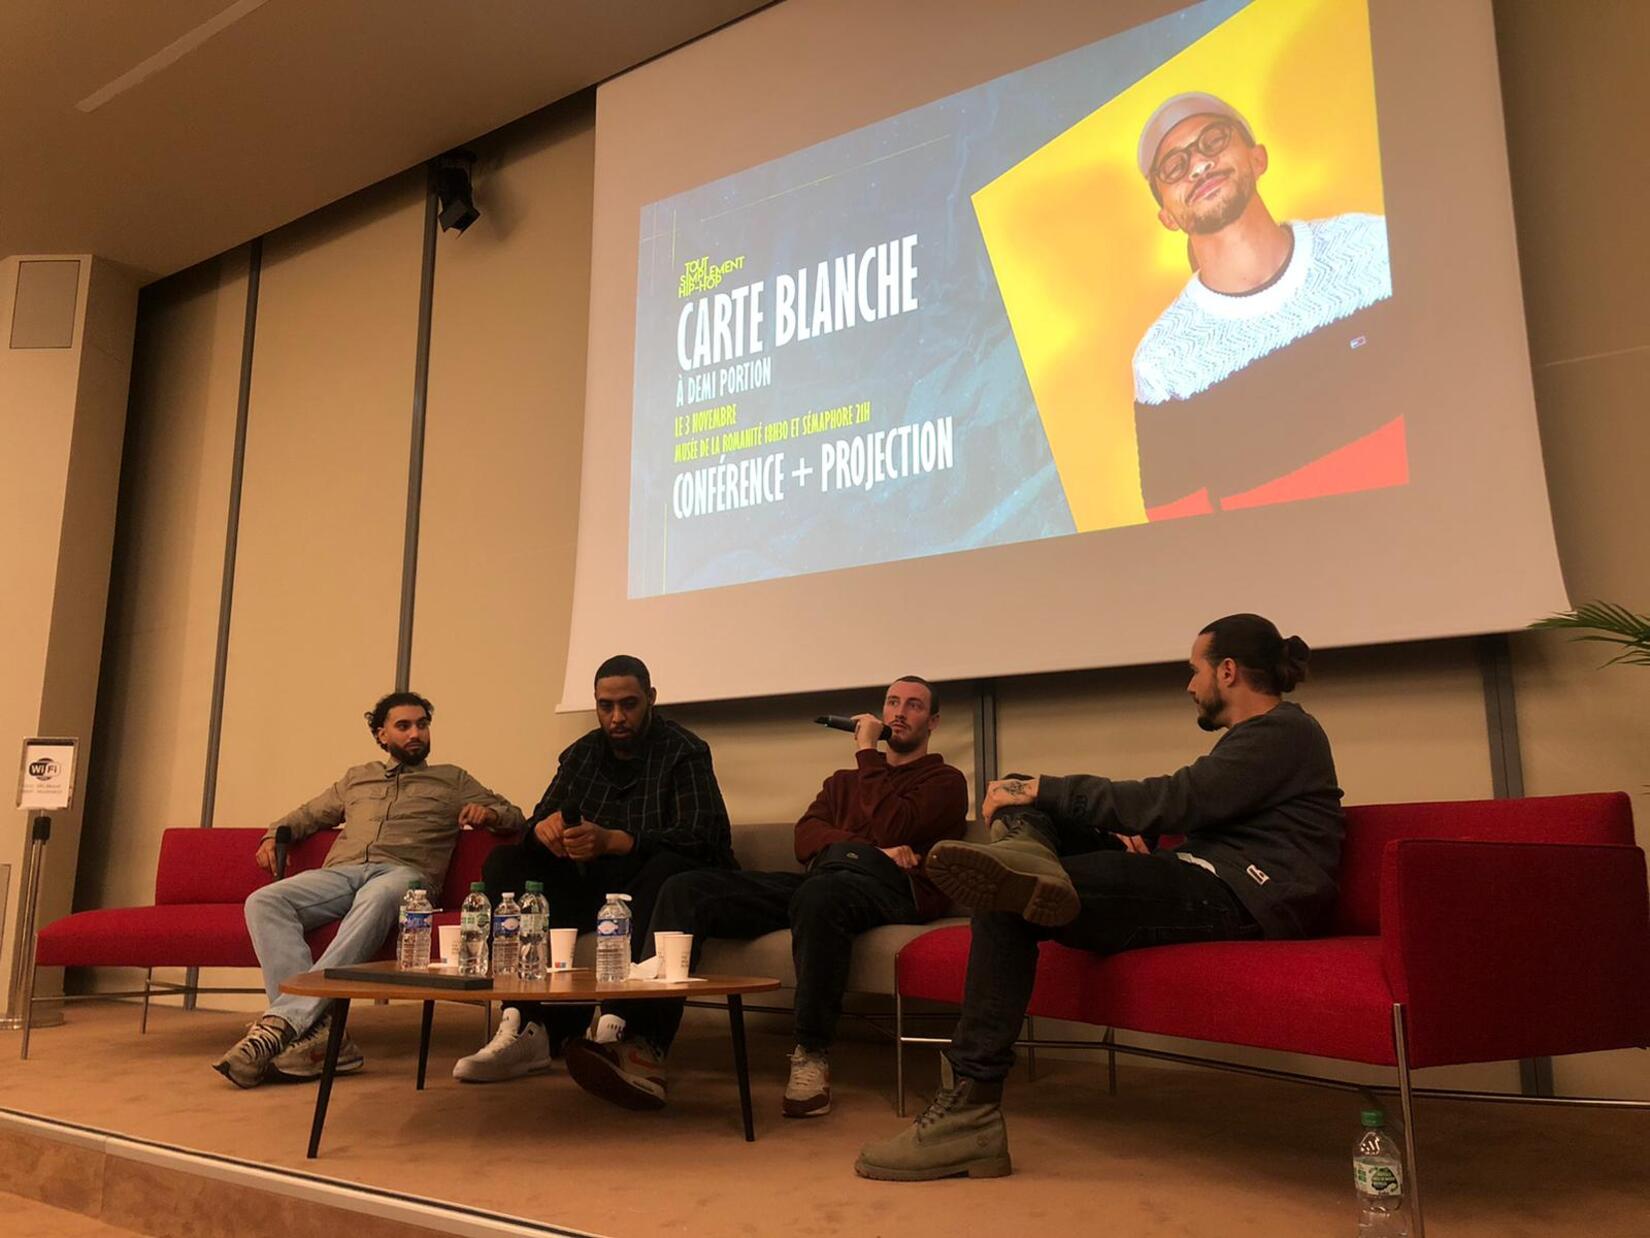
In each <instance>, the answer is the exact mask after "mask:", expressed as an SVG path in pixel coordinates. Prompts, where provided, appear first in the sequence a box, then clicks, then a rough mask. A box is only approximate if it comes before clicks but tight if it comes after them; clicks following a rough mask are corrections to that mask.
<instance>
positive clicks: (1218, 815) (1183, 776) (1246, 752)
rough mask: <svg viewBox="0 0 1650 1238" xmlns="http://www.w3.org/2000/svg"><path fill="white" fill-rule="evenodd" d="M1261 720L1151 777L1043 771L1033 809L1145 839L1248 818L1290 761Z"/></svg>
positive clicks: (1287, 772)
mask: <svg viewBox="0 0 1650 1238" xmlns="http://www.w3.org/2000/svg"><path fill="white" fill-rule="evenodd" d="M1267 723H1268V720H1267V719H1265V718H1256V719H1254V720H1253V721H1251V722H1249V723H1246V724H1245V725H1244V726H1242V727H1239V728H1237V729H1235V730H1233V731H1231V732H1230V733H1229V734H1228V735H1227V736H1226V738H1225V739H1224V740H1222V741H1221V742H1220V743H1219V744H1217V745H1216V746H1215V749H1214V751H1212V752H1210V753H1209V754H1208V755H1206V756H1202V757H1199V758H1198V759H1197V760H1195V761H1193V762H1192V763H1191V764H1190V765H1187V766H1184V767H1182V768H1181V769H1178V770H1176V771H1175V772H1174V773H1172V774H1164V775H1160V776H1158V777H1155V778H1142V779H1139V780H1122V779H1111V778H1101V777H1097V776H1095V775H1092V774H1073V775H1070V776H1066V777H1054V776H1052V775H1045V776H1043V777H1042V778H1041V779H1039V780H1038V791H1037V804H1036V806H1037V807H1038V808H1041V809H1043V810H1044V811H1045V812H1048V813H1050V814H1051V815H1052V816H1054V817H1056V818H1057V819H1059V820H1062V821H1068V822H1072V823H1074V824H1079V825H1087V826H1089V827H1091V828H1093V829H1096V830H1105V831H1108V832H1110V833H1116V834H1140V835H1144V836H1145V837H1147V838H1155V837H1156V836H1157V835H1158V834H1161V833H1165V832H1167V833H1172V834H1192V833H1195V832H1196V831H1197V830H1199V829H1200V828H1204V827H1207V826H1210V825H1215V824H1219V823H1221V822H1223V821H1231V820H1234V819H1237V818H1241V817H1244V816H1248V815H1251V814H1253V813H1256V812H1259V811H1260V810H1261V809H1262V808H1264V807H1266V806H1267V805H1268V804H1269V803H1271V802H1272V800H1273V799H1274V797H1275V796H1276V795H1277V793H1278V791H1279V789H1280V788H1281V787H1282V786H1283V785H1284V784H1285V782H1286V781H1287V780H1288V779H1289V778H1290V777H1291V775H1292V774H1293V771H1294V768H1295V765H1296V763H1297V762H1296V760H1292V759H1290V758H1291V757H1292V756H1294V752H1293V749H1292V748H1290V747H1283V746H1280V745H1278V744H1277V743H1276V742H1275V741H1276V739H1277V733H1276V732H1275V730H1274V728H1272V727H1271V726H1270V725H1267Z"/></svg>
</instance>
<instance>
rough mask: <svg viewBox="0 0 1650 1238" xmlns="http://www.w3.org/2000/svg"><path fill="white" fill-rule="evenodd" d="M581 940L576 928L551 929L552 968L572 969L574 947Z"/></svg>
mask: <svg viewBox="0 0 1650 1238" xmlns="http://www.w3.org/2000/svg"><path fill="white" fill-rule="evenodd" d="M578 940H579V930H578V929H576V928H553V929H551V930H550V970H551V971H571V970H572V969H573V947H574V945H575V944H577V942H578Z"/></svg>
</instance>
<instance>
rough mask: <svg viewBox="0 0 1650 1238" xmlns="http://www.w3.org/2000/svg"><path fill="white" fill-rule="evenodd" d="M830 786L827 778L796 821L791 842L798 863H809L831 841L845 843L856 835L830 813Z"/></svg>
mask: <svg viewBox="0 0 1650 1238" xmlns="http://www.w3.org/2000/svg"><path fill="white" fill-rule="evenodd" d="M830 787H831V780H830V779H829V778H827V779H826V780H825V782H824V784H823V785H822V786H821V787H820V788H819V794H818V795H816V796H814V802H813V803H811V804H809V805H808V811H806V812H805V813H803V814H802V819H801V820H800V821H798V822H797V823H796V834H795V837H794V838H793V840H792V844H793V846H794V848H795V850H796V862H797V863H798V864H811V863H812V862H813V858H814V856H816V855H818V854H819V853H820V852H821V851H823V850H825V848H826V847H829V846H830V845H831V844H832V843H845V842H849V841H851V840H853V839H854V838H856V837H858V836H857V835H856V834H855V833H854V832H853V831H852V830H845V829H843V828H842V827H841V826H840V825H838V824H837V823H836V820H835V818H834V817H833V816H832V815H831V800H830V795H829V791H830Z"/></svg>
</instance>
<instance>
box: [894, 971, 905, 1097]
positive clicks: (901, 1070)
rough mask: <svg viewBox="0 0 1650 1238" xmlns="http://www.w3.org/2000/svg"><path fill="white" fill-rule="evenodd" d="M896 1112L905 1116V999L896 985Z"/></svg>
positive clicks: (896, 984)
mask: <svg viewBox="0 0 1650 1238" xmlns="http://www.w3.org/2000/svg"><path fill="white" fill-rule="evenodd" d="M894 1112H895V1113H897V1114H898V1115H899V1116H900V1117H902V1118H903V1117H904V1116H905V999H904V998H903V997H901V996H900V991H899V984H898V983H897V982H896V983H895V985H894Z"/></svg>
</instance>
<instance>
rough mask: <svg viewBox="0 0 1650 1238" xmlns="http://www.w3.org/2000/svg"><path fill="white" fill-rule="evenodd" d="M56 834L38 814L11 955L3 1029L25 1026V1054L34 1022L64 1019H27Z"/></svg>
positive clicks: (32, 825)
mask: <svg viewBox="0 0 1650 1238" xmlns="http://www.w3.org/2000/svg"><path fill="white" fill-rule="evenodd" d="M51 836H52V819H51V818H50V817H49V816H47V815H46V814H45V813H36V814H34V818H33V820H32V821H31V822H30V823H29V852H28V858H27V861H26V863H25V865H24V870H23V881H22V893H23V899H22V906H21V907H20V908H19V909H18V913H17V936H16V938H15V939H14V940H15V942H16V945H15V947H14V949H13V950H12V956H11V985H10V986H9V987H8V988H7V990H6V991H7V992H8V993H9V994H10V995H11V997H10V1002H9V1005H8V1007H7V1011H6V1015H5V1017H4V1018H0V1028H4V1029H5V1030H7V1031H13V1030H16V1029H18V1028H21V1029H22V1031H23V1056H24V1057H28V1056H29V1028H30V1024H31V1023H32V1024H33V1026H35V1027H55V1026H57V1025H58V1024H59V1023H61V1022H63V1012H62V1011H61V1010H56V1011H53V1012H52V1013H51V1014H48V1015H44V1016H36V1017H35V1018H34V1019H32V1020H29V1019H25V1018H24V1017H23V1016H24V1015H25V1014H26V1013H27V1012H28V1009H29V1006H30V1005H31V1004H32V1003H33V1002H34V926H35V918H36V917H37V916H38V915H39V913H40V879H41V875H42V874H43V873H44V872H45V870H46V843H47V842H48V841H50V839H51Z"/></svg>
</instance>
